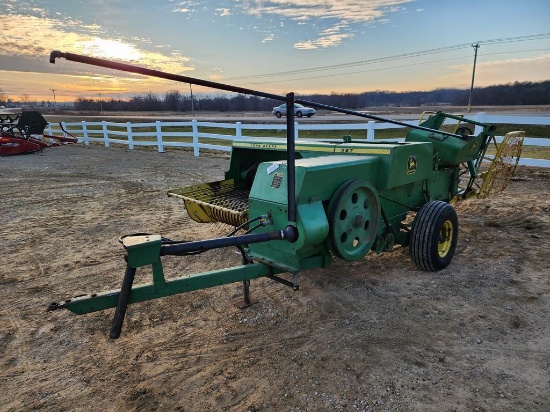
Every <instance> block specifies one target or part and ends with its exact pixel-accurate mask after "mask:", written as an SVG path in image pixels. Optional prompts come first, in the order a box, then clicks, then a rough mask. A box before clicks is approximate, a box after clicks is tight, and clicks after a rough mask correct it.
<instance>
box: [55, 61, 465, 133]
mask: <svg viewBox="0 0 550 412" xmlns="http://www.w3.org/2000/svg"><path fill="white" fill-rule="evenodd" d="M61 57H63V58H65V59H67V60H69V61H74V62H79V63H85V64H90V65H92V66H99V67H106V68H109V69H114V70H122V71H125V72H130V73H138V74H143V75H145V76H153V77H158V78H161V79H167V80H173V81H176V82H181V83H190V84H196V85H199V86H205V87H211V88H213V89H219V90H227V91H228V92H235V93H241V94H249V95H253V96H259V97H265V98H268V99H273V100H278V101H283V102H286V101H287V97H286V96H281V95H278V94H272V93H265V92H261V91H258V90H253V89H246V88H244V87H238V86H231V85H228V84H224V83H217V82H211V81H208V80H202V79H197V78H194V77H187V76H180V75H177V74H171V73H165V72H161V71H159V70H152V69H146V68H143V67H139V66H133V65H131V64H125V63H118V62H112V61H109V60H103V59H98V58H95V57H88V56H82V55H80V54H74V53H62V52H60V51H57V50H55V51H52V52H51V53H50V63H55V59H56V58H61ZM294 103H301V104H305V105H308V106H312V107H316V108H319V109H326V110H332V111H335V112H339V113H345V114H350V115H353V116H357V117H363V118H365V119H371V120H377V121H380V122H386V123H392V124H396V125H398V126H403V127H409V128H411V129H417V130H424V131H427V132H434V131H435V130H434V129H430V128H428V127H423V126H416V125H414V124H408V123H404V122H399V121H397V120H392V119H386V118H384V117H378V116H373V115H370V114H366V113H360V112H355V111H353V110H348V109H342V108H341V107H336V106H329V105H326V104H321V103H317V102H311V101H308V100H303V99H296V98H295V99H294ZM287 115H288V113H287ZM437 133H438V134H441V135H447V136H456V135H455V134H454V133H448V132H445V131H443V130H438V131H437Z"/></svg>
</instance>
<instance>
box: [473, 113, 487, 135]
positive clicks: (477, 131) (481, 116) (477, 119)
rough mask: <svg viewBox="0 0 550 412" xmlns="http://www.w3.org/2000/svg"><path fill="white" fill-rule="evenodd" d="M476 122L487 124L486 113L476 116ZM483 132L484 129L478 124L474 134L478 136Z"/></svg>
mask: <svg viewBox="0 0 550 412" xmlns="http://www.w3.org/2000/svg"><path fill="white" fill-rule="evenodd" d="M476 122H480V123H484V122H485V113H483V112H479V113H478V114H477V115H476ZM482 130H483V128H482V127H481V126H478V125H477V124H476V127H475V129H474V134H475V135H476V136H477V135H478V134H480V133H481V132H482Z"/></svg>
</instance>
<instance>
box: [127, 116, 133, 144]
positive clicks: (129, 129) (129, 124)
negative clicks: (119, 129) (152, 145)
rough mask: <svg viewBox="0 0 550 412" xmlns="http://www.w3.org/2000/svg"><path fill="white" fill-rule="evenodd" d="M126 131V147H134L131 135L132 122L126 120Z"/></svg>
mask: <svg viewBox="0 0 550 412" xmlns="http://www.w3.org/2000/svg"><path fill="white" fill-rule="evenodd" d="M126 133H127V134H128V149H130V150H133V149H134V136H133V135H132V123H130V122H126Z"/></svg>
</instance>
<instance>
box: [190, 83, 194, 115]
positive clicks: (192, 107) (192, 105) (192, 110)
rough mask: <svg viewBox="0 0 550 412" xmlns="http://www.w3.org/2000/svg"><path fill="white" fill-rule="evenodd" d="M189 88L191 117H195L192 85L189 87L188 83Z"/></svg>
mask: <svg viewBox="0 0 550 412" xmlns="http://www.w3.org/2000/svg"><path fill="white" fill-rule="evenodd" d="M189 90H190V91H191V113H192V114H193V117H195V106H194V104H193V87H191V83H189Z"/></svg>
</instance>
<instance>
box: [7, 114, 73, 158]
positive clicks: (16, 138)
mask: <svg viewBox="0 0 550 412" xmlns="http://www.w3.org/2000/svg"><path fill="white" fill-rule="evenodd" d="M47 124H48V122H47V121H46V119H44V117H42V115H41V114H40V113H39V112H36V111H24V112H21V113H0V127H1V129H0V156H12V155H17V154H23V153H33V152H38V151H42V150H43V149H45V148H48V147H52V146H60V145H64V144H69V143H76V142H77V141H78V139H76V138H74V137H64V136H51V135H48V134H44V128H45V127H46V125H47Z"/></svg>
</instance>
